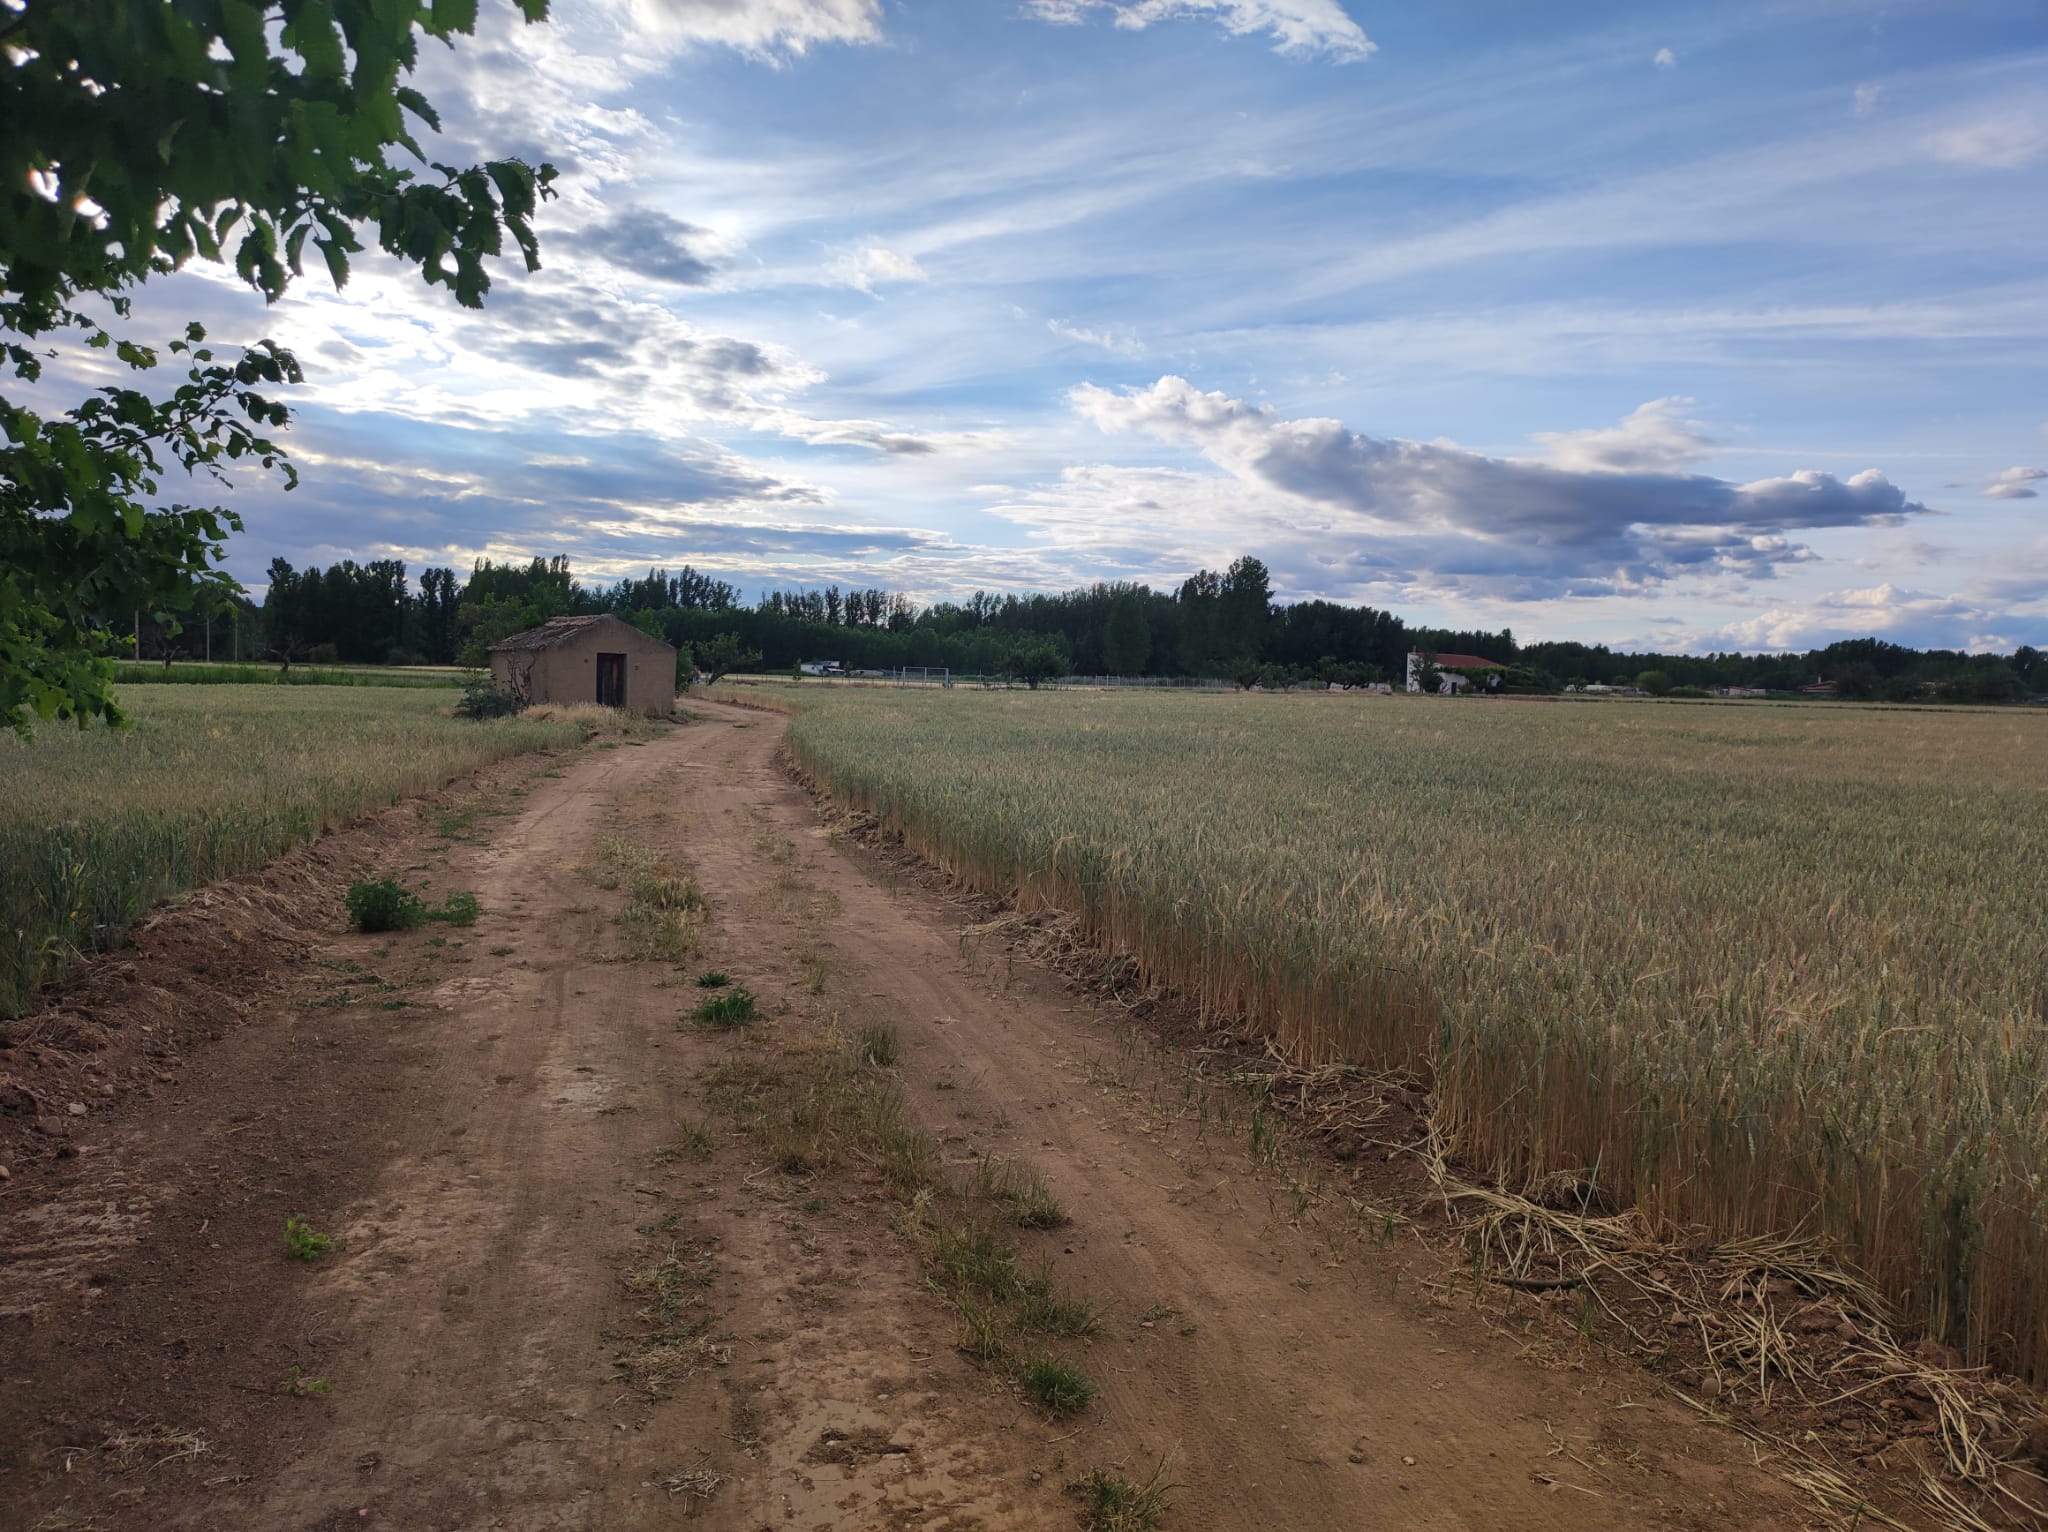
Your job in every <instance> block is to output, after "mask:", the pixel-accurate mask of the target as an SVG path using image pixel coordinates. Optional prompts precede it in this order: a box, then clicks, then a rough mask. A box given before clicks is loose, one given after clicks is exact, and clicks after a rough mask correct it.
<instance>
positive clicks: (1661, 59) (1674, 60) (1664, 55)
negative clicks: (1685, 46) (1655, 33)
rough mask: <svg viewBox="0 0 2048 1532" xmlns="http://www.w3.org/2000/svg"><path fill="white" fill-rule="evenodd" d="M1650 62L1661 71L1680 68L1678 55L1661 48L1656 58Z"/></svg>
mask: <svg viewBox="0 0 2048 1532" xmlns="http://www.w3.org/2000/svg"><path fill="white" fill-rule="evenodd" d="M1650 62H1651V63H1653V64H1655V65H1656V66H1657V67H1658V68H1659V69H1676V68H1677V67H1678V55H1677V54H1675V53H1673V52H1672V51H1671V50H1670V49H1669V48H1659V49H1658V50H1657V54H1656V57H1654V58H1652V59H1651V60H1650Z"/></svg>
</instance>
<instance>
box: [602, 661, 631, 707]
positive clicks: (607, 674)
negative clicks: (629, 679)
mask: <svg viewBox="0 0 2048 1532" xmlns="http://www.w3.org/2000/svg"><path fill="white" fill-rule="evenodd" d="M597 705H598V706H599V707H624V706H625V705H626V657H625V656H624V655H623V654H600V655H599V656H598V657H597Z"/></svg>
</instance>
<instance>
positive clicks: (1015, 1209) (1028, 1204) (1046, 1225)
mask: <svg viewBox="0 0 2048 1532" xmlns="http://www.w3.org/2000/svg"><path fill="white" fill-rule="evenodd" d="M974 1175H975V1190H976V1191H977V1192H978V1193H980V1195H981V1196H983V1197H985V1198H987V1199H988V1200H989V1201H991V1202H998V1203H1001V1204H1002V1205H1003V1207H1004V1209H1005V1210H1006V1212H1007V1214H1008V1217H1009V1218H1010V1221H1011V1222H1013V1223H1015V1224H1016V1225H1017V1227H1018V1228H1020V1229H1057V1228H1058V1227H1059V1226H1060V1225H1061V1224H1063V1223H1065V1222H1066V1221H1067V1210H1066V1209H1065V1208H1063V1207H1061V1206H1060V1203H1059V1199H1058V1198H1057V1197H1055V1196H1054V1195H1053V1194H1052V1188H1051V1187H1049V1186H1047V1185H1046V1184H1045V1177H1043V1176H1041V1175H1040V1174H1039V1173H1038V1172H1037V1171H1035V1170H1033V1169H1032V1168H1031V1167H1030V1166H1028V1165H1020V1164H1018V1163H1017V1162H1016V1161H1015V1160H1003V1159H998V1158H997V1157H996V1156H995V1155H992V1154H986V1155H983V1156H982V1157H981V1160H980V1162H979V1163H978V1164H977V1165H976V1166H975V1172H974Z"/></svg>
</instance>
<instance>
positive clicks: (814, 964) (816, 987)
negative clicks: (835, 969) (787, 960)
mask: <svg viewBox="0 0 2048 1532" xmlns="http://www.w3.org/2000/svg"><path fill="white" fill-rule="evenodd" d="M796 963H797V967H798V968H800V969H802V970H803V976H804V989H805V990H806V991H807V992H808V993H810V994H813V995H822V994H824V993H825V981H826V979H827V978H829V977H830V976H831V973H832V963H831V960H830V959H828V958H827V957H826V956H825V954H824V953H822V952H820V951H819V950H818V949H817V948H816V947H806V948H805V949H804V950H803V951H802V952H800V953H798V954H797V960H796Z"/></svg>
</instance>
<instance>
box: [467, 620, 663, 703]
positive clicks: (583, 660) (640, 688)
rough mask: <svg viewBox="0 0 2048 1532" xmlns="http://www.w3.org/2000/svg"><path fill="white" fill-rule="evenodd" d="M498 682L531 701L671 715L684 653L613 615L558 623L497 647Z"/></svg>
mask: <svg viewBox="0 0 2048 1532" xmlns="http://www.w3.org/2000/svg"><path fill="white" fill-rule="evenodd" d="M490 655H491V684H492V685H494V686H496V687H497V688H498V690H499V691H502V692H509V693H511V694H512V695H513V696H515V697H518V698H520V699H521V700H522V701H525V702H595V703H597V704H599V705H600V706H602V707H629V708H634V709H637V710H638V711H640V712H644V713H666V712H667V711H668V710H669V709H670V708H672V707H674V706H675V703H676V651H675V647H674V645H672V644H665V643H663V642H662V641H661V640H660V639H658V638H650V637H648V636H647V635H646V634H645V633H642V632H641V631H640V630H639V629H638V628H636V627H634V626H633V625H632V624H631V623H629V622H621V621H620V620H619V619H618V618H616V617H612V616H602V617H556V618H552V619H550V620H549V621H547V622H544V623H542V624H541V625H540V626H539V627H537V628H528V629H527V630H526V631H525V632H524V633H514V634H513V635H512V636H511V637H510V638H508V639H506V640H504V641H503V642H502V643H496V644H493V645H491V648H490Z"/></svg>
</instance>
